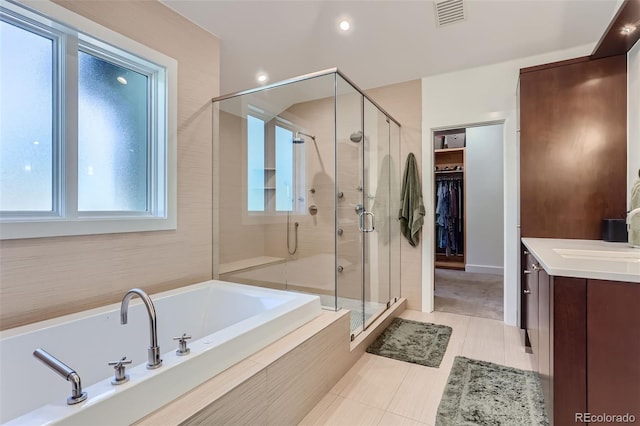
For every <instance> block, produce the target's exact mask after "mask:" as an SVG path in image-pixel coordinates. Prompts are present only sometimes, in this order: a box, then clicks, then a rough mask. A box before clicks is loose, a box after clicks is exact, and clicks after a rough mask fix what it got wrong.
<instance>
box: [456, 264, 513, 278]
mask: <svg viewBox="0 0 640 426" xmlns="http://www.w3.org/2000/svg"><path fill="white" fill-rule="evenodd" d="M464 270H465V272H475V273H478V274H493V275H502V276H504V268H503V267H502V266H486V265H470V264H468V263H467V264H465V265H464Z"/></svg>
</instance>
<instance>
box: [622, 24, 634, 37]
mask: <svg viewBox="0 0 640 426" xmlns="http://www.w3.org/2000/svg"><path fill="white" fill-rule="evenodd" d="M635 30H636V27H635V26H633V25H625V26H624V27H622V30H621V31H620V33H621V34H623V35H629V34H631V33H632V32H634V31H635Z"/></svg>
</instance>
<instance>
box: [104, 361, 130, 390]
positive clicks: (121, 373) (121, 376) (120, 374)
mask: <svg viewBox="0 0 640 426" xmlns="http://www.w3.org/2000/svg"><path fill="white" fill-rule="evenodd" d="M131 362H132V361H131V360H130V359H127V357H126V356H123V357H122V359H120V360H118V361H111V362H110V363H109V365H111V366H113V369H114V370H115V371H116V377H114V379H113V380H111V384H112V385H121V384H123V383H127V382H128V381H129V375H128V374H126V373H125V369H126V368H127V367H125V366H126V365H128V364H131Z"/></svg>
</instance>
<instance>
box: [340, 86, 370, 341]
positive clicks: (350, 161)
mask: <svg viewBox="0 0 640 426" xmlns="http://www.w3.org/2000/svg"><path fill="white" fill-rule="evenodd" d="M336 77H337V78H336V164H337V173H336V176H337V180H336V206H337V209H336V294H337V295H338V297H337V303H338V308H343V309H348V310H349V311H350V315H351V334H352V335H357V334H358V333H359V332H361V331H362V330H363V328H364V320H363V315H364V309H363V297H364V296H363V287H362V283H363V279H364V278H363V275H364V266H363V265H364V264H363V244H364V236H363V234H362V232H361V231H360V228H359V221H358V219H359V216H358V215H359V213H360V212H362V211H364V206H363V204H362V175H363V162H362V158H363V156H362V153H363V151H362V150H363V146H364V144H365V142H364V137H363V132H362V120H363V119H362V99H363V96H362V94H360V92H358V91H357V90H356V89H355V88H354V87H353V86H352V85H351V84H349V83H348V82H347V81H345V80H344V79H343V78H342V77H340V76H339V75H337V76H336Z"/></svg>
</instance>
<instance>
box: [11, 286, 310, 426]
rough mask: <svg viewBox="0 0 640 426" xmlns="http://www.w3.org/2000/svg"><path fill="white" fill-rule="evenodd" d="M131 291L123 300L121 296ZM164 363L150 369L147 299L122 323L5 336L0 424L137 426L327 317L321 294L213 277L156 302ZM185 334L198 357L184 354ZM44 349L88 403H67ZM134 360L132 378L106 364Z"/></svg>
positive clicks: (69, 320) (105, 316)
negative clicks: (39, 351)
mask: <svg viewBox="0 0 640 426" xmlns="http://www.w3.org/2000/svg"><path fill="white" fill-rule="evenodd" d="M123 295H124V294H123ZM151 299H152V300H153V303H154V305H155V308H156V314H157V327H158V343H159V346H160V350H161V353H162V359H163V364H162V366H161V367H160V368H158V369H155V370H149V369H147V368H146V361H147V348H148V347H149V319H148V315H147V311H146V309H145V307H144V305H143V304H142V303H141V301H140V299H139V298H137V297H135V298H134V299H132V300H131V303H130V305H129V321H128V324H126V325H121V324H120V304H119V303H117V304H113V305H109V306H105V307H102V308H97V309H92V310H89V311H85V312H80V313H77V314H72V315H66V316H63V317H59V318H54V319H51V320H47V321H42V322H39V323H34V324H29V325H26V326H23V327H17V328H14V329H10V330H5V331H2V332H0V377H1V378H2V379H1V380H0V395H1V397H0V423H2V424H9V425H39V424H78V425H80V424H83V425H89V424H90V425H99V424H105V425H107V424H108V425H114V424H118V425H119V424H130V423H132V422H134V421H136V420H138V419H140V418H142V417H144V416H145V415H147V414H149V413H151V412H152V411H154V410H156V409H158V408H160V407H161V406H163V405H165V404H166V403H168V402H170V401H172V400H174V399H176V398H178V397H179V396H180V395H182V394H184V393H186V392H188V391H189V390H190V389H193V388H194V387H196V386H198V385H199V384H201V383H203V382H205V381H206V380H208V379H210V378H211V377H213V376H215V375H216V374H218V373H220V372H221V371H223V370H225V369H226V368H228V367H230V366H232V365H233V364H235V363H237V362H239V361H241V360H242V359H244V358H246V357H248V356H250V355H251V354H253V353H255V352H256V351H258V350H260V349H261V348H263V347H265V346H266V345H268V344H270V343H272V342H274V341H275V340H277V339H279V338H280V337H282V336H284V335H285V334H287V333H289V332H291V331H293V330H294V329H296V328H297V327H299V326H301V325H303V324H305V323H307V322H308V321H310V320H311V319H313V318H315V317H316V316H318V315H320V313H321V308H320V300H319V298H318V297H317V296H312V295H306V294H299V293H292V292H286V291H280V290H271V289H266V288H258V287H252V286H246V285H241V284H234V283H228V282H222V281H207V282H203V283H199V284H195V285H191V286H188V287H183V288H180V289H176V290H171V291H167V292H163V293H158V294H154V295H152V296H151ZM183 333H186V334H188V335H191V336H192V339H191V340H189V341H188V343H189V348H190V349H191V353H190V354H189V355H187V356H177V355H176V353H175V351H176V349H177V347H178V346H177V342H176V341H174V340H173V337H176V336H181V335H182V334H183ZM36 348H43V349H44V350H46V351H47V352H49V353H51V354H52V355H54V356H55V357H57V358H58V359H59V360H61V361H62V362H64V363H65V364H67V365H68V366H70V367H71V368H73V369H74V370H75V371H76V372H77V373H78V374H79V375H80V378H81V380H82V386H83V390H84V391H86V392H87V393H88V398H87V400H86V401H84V402H82V403H79V404H77V405H67V403H66V399H67V397H68V396H69V395H70V394H71V384H70V383H69V382H67V381H65V380H64V379H62V378H61V377H60V376H58V375H57V374H55V373H54V372H53V371H52V370H50V369H49V368H48V367H46V366H45V365H44V364H43V363H41V362H40V361H38V360H37V359H36V358H34V357H33V356H32V353H33V351H34V350H35V349H36ZM123 356H127V358H128V359H131V360H132V361H133V363H132V364H131V365H129V366H128V367H131V368H127V374H129V376H130V380H129V382H127V383H124V384H122V385H118V386H114V385H112V384H111V379H112V378H113V374H114V369H113V367H111V366H108V365H107V363H108V362H110V361H117V360H119V359H121V358H122V357H123Z"/></svg>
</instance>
